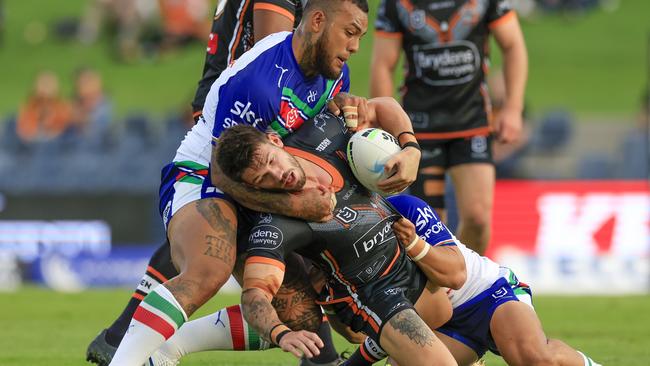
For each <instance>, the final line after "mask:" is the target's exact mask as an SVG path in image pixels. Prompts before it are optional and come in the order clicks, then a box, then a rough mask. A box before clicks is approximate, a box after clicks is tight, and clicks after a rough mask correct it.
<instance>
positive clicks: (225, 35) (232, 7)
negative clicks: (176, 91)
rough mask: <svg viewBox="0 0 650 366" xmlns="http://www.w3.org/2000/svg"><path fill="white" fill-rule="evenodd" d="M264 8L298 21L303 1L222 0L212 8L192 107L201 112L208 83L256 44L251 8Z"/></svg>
mask: <svg viewBox="0 0 650 366" xmlns="http://www.w3.org/2000/svg"><path fill="white" fill-rule="evenodd" d="M254 10H267V11H272V12H275V13H278V14H280V15H283V16H285V17H287V18H288V19H290V20H292V21H293V22H294V28H295V27H296V25H298V23H300V18H301V15H302V4H301V1H300V0H221V1H219V3H218V5H217V10H216V11H215V15H214V21H213V22H212V30H211V32H210V37H209V38H208V45H207V49H206V55H205V64H204V66H203V77H202V78H201V80H200V81H199V86H198V88H197V90H196V95H195V96H194V100H193V101H192V108H193V109H194V111H195V112H200V111H201V110H202V109H203V104H204V103H205V97H206V96H207V95H208V91H210V86H211V85H212V83H213V82H214V81H215V80H216V79H217V77H218V76H219V75H220V74H221V72H222V71H223V70H225V69H226V67H227V66H228V65H229V64H230V63H231V62H233V61H234V60H236V59H238V58H239V56H241V55H242V54H243V53H244V52H246V51H248V50H249V49H251V48H252V47H253V45H254V44H255V41H256V40H255V38H254V28H253V11H254Z"/></svg>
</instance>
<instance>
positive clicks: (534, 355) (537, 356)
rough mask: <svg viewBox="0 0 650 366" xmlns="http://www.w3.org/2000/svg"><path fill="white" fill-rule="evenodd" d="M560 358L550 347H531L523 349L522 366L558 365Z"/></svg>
mask: <svg viewBox="0 0 650 366" xmlns="http://www.w3.org/2000/svg"><path fill="white" fill-rule="evenodd" d="M558 365H560V364H559V363H558V359H557V358H556V357H555V356H554V355H553V353H552V352H550V350H549V349H548V347H544V348H541V349H539V348H538V347H530V348H528V349H524V350H522V360H521V363H520V366H558Z"/></svg>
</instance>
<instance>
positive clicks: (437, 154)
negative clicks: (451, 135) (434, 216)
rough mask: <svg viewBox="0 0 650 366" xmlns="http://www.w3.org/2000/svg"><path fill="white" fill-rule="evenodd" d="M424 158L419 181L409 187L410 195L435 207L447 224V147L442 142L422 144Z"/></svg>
mask: <svg viewBox="0 0 650 366" xmlns="http://www.w3.org/2000/svg"><path fill="white" fill-rule="evenodd" d="M420 144H421V146H422V158H421V159H420V170H419V171H418V175H417V179H416V180H415V182H413V184H412V185H411V186H410V187H409V190H410V193H411V194H413V195H414V196H417V197H420V198H421V199H423V200H424V201H425V202H426V203H428V204H429V206H431V207H433V208H434V209H435V210H436V212H437V213H438V215H439V217H440V219H441V220H442V221H443V222H445V221H446V219H447V217H446V215H445V214H446V212H445V166H446V156H447V154H446V150H445V149H446V145H445V144H444V143H442V142H429V141H427V142H420Z"/></svg>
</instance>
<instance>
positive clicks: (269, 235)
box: [248, 113, 407, 291]
mask: <svg viewBox="0 0 650 366" xmlns="http://www.w3.org/2000/svg"><path fill="white" fill-rule="evenodd" d="M350 136H351V134H350V133H349V132H347V128H346V127H345V123H344V122H343V121H342V120H340V119H339V118H337V117H335V116H333V115H331V114H329V113H325V114H322V115H318V116H316V117H315V118H313V119H312V120H311V121H309V123H307V124H306V125H305V126H304V127H303V128H301V129H300V130H298V131H297V132H296V133H294V134H292V135H291V136H289V137H287V138H286V139H285V140H284V144H285V149H286V150H287V151H288V152H289V153H291V154H292V155H294V156H298V157H301V158H303V159H305V160H308V161H311V162H313V163H315V164H317V165H318V166H320V167H321V168H323V169H325V171H327V173H328V174H329V175H330V176H331V177H332V188H333V189H334V190H335V192H336V199H337V204H336V208H335V210H334V212H333V214H334V218H333V219H332V220H330V221H327V222H324V223H315V222H305V221H302V220H299V219H293V218H288V217H284V216H281V215H272V214H267V213H262V214H254V215H256V216H254V217H253V221H254V222H253V228H252V230H251V231H250V236H249V241H248V252H249V254H248V257H249V259H251V258H252V259H254V258H255V257H261V258H268V259H272V260H274V261H276V262H280V263H284V256H285V255H286V254H288V253H290V252H292V251H296V252H297V253H299V254H301V255H303V256H305V257H307V258H309V259H311V260H312V261H313V262H314V263H315V264H316V265H317V266H319V267H320V268H321V269H322V270H323V271H324V272H325V273H328V274H329V275H330V278H331V280H332V281H333V282H332V283H331V285H332V286H334V287H335V288H346V287H347V286H349V287H350V290H351V291H354V289H355V288H356V287H363V286H364V285H367V284H369V283H371V282H372V281H374V280H376V279H378V278H379V277H380V276H382V274H387V273H389V272H391V271H392V270H393V269H394V268H399V267H400V265H401V262H402V261H405V260H407V259H406V256H405V254H404V251H403V250H401V249H399V243H398V241H397V239H396V237H395V234H394V233H393V230H392V224H393V222H395V220H397V219H398V218H399V217H401V216H400V215H399V214H398V213H397V212H396V211H395V210H394V209H392V207H391V206H390V205H389V204H388V203H387V202H386V201H385V200H383V199H382V198H381V196H379V195H378V194H376V193H372V192H369V191H368V190H367V189H366V188H365V187H363V185H361V183H359V181H357V180H356V178H355V177H354V175H353V174H352V171H351V170H350V167H349V165H348V163H347V158H346V154H345V149H346V146H347V142H348V140H349V139H350Z"/></svg>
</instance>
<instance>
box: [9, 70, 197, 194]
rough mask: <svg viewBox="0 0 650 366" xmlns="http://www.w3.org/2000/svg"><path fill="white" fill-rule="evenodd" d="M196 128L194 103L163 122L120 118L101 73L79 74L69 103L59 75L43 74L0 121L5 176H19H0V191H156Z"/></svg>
mask: <svg viewBox="0 0 650 366" xmlns="http://www.w3.org/2000/svg"><path fill="white" fill-rule="evenodd" d="M192 123H193V120H192V117H191V113H190V110H189V105H188V108H187V112H186V113H183V112H178V113H174V114H172V115H171V116H170V117H168V118H167V120H165V121H159V120H152V118H151V117H150V116H149V115H148V114H147V113H144V112H133V113H130V114H128V115H127V116H126V117H125V118H123V119H121V120H119V119H117V118H115V116H114V113H113V104H112V102H111V100H110V98H109V97H108V96H107V95H106V93H105V91H104V88H103V83H102V77H101V75H100V74H99V73H98V72H97V71H95V70H93V69H90V68H80V69H78V70H77V71H76V72H75V74H74V92H73V95H72V97H71V98H67V97H65V96H64V95H62V93H61V91H60V89H59V77H58V76H57V75H56V74H55V73H53V72H51V71H43V72H41V73H39V74H38V75H37V76H36V78H35V80H34V83H33V86H32V89H31V92H30V93H29V95H27V96H26V98H25V101H24V102H23V104H22V105H21V106H20V108H19V110H18V113H17V114H16V115H15V116H10V117H9V118H7V120H6V121H5V123H4V124H2V126H3V128H2V130H1V131H0V172H14V173H15V174H14V173H12V178H11V179H7V176H6V175H5V177H4V178H2V179H0V188H1V189H2V190H3V191H11V192H33V191H47V192H53V193H56V192H72V191H93V192H97V191H118V190H126V191H127V192H143V193H151V189H152V188H155V186H156V185H157V184H158V183H159V180H160V176H159V174H160V168H161V166H162V165H163V163H165V162H167V161H168V160H170V158H171V157H172V154H173V153H174V151H175V150H176V148H177V146H178V144H179V143H180V141H181V139H182V137H183V135H184V134H185V132H186V131H187V129H188V128H189V127H191V124H192Z"/></svg>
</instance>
